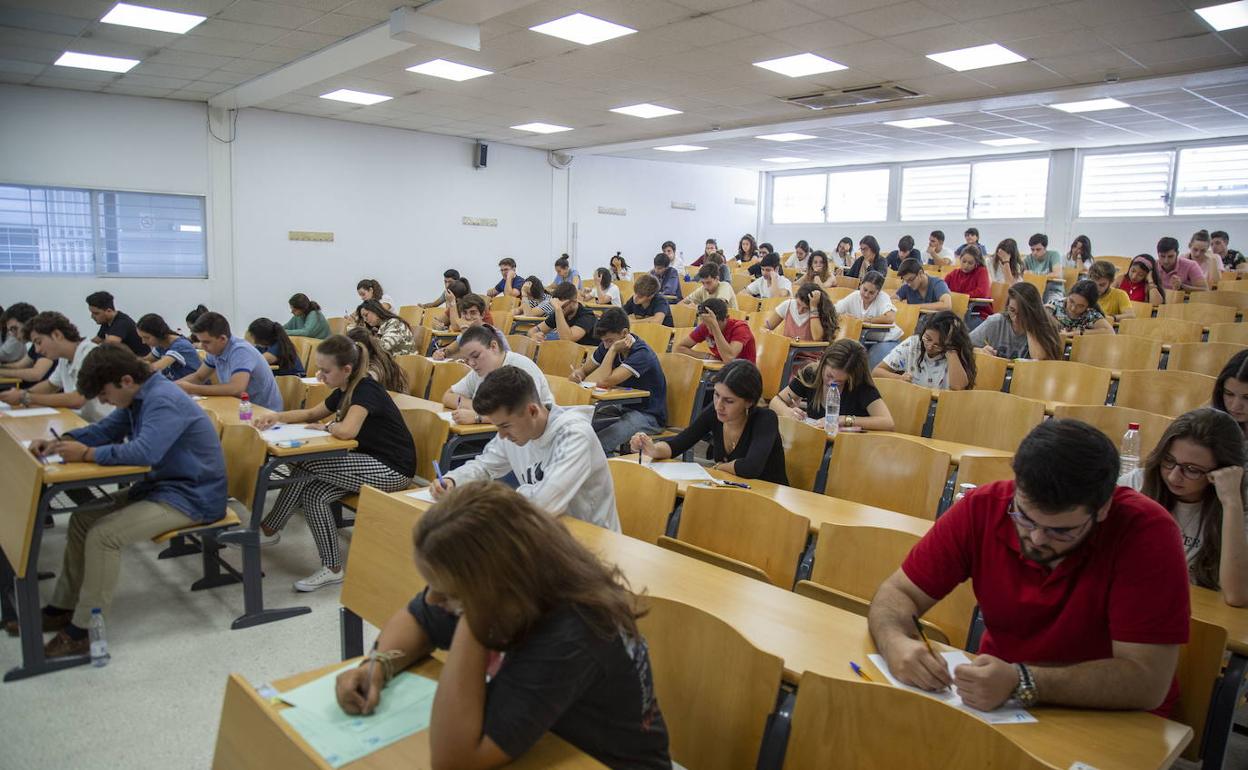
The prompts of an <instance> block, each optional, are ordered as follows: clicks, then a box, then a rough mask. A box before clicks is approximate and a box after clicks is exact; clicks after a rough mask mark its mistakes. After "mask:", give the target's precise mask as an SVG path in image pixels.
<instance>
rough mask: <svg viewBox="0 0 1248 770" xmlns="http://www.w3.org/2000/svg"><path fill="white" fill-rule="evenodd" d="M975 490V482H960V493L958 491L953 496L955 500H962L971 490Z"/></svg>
mask: <svg viewBox="0 0 1248 770" xmlns="http://www.w3.org/2000/svg"><path fill="white" fill-rule="evenodd" d="M973 491H975V485H974V484H959V485H958V493H957V494H956V495H954V496H953V501H954V502H955V503H956V502H957V501H959V500H961V499H962V498H964V497H966V496H967V495H969V494H970V493H971V492H973Z"/></svg>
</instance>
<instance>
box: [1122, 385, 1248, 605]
mask: <svg viewBox="0 0 1248 770" xmlns="http://www.w3.org/2000/svg"><path fill="white" fill-rule="evenodd" d="M1245 462H1248V449H1245V447H1244V434H1243V431H1242V430H1241V429H1240V427H1239V423H1237V422H1235V420H1234V419H1232V418H1231V416H1230V415H1228V414H1226V413H1225V412H1220V411H1218V410H1216V409H1210V408H1203V409H1196V410H1193V411H1191V412H1188V413H1187V414H1183V415H1180V416H1179V417H1177V418H1175V420H1174V422H1172V423H1170V427H1169V428H1167V429H1166V432H1165V433H1163V434H1162V436H1161V440H1160V441H1158V442H1157V446H1156V448H1155V449H1153V451H1152V453H1151V454H1149V456H1148V459H1147V460H1145V461H1144V465H1143V467H1140V468H1136V469H1135V470H1134V471H1132V472H1131V473H1128V474H1126V475H1125V476H1123V477H1122V478H1120V479H1118V483H1119V484H1121V485H1123V486H1127V487H1131V488H1132V489H1136V490H1139V491H1140V492H1142V493H1144V494H1145V495H1147V496H1148V497H1151V498H1152V499H1154V500H1156V501H1157V502H1158V503H1160V504H1161V505H1162V507H1164V508H1165V509H1166V510H1168V511H1170V513H1171V514H1172V515H1173V516H1174V519H1175V521H1177V522H1178V524H1179V531H1180V532H1182V534H1183V550H1184V551H1186V553H1187V568H1188V573H1189V576H1190V579H1191V581H1192V582H1193V583H1195V584H1196V585H1198V586H1200V587H1202V588H1209V589H1212V590H1214V591H1218V590H1220V591H1221V592H1222V598H1223V599H1225V600H1226V603H1227V604H1229V605H1231V606H1232V607H1243V606H1245V605H1248V534H1245V532H1246V529H1245V519H1246V518H1248V511H1245V509H1244V500H1245V499H1246V498H1245V491H1244V464H1245Z"/></svg>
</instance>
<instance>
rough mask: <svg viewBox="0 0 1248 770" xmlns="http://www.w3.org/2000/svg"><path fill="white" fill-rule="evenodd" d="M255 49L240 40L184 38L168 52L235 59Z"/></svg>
mask: <svg viewBox="0 0 1248 770" xmlns="http://www.w3.org/2000/svg"><path fill="white" fill-rule="evenodd" d="M256 48H257V44H256V43H246V42H243V41H240V40H223V39H221V38H217V37H184V38H182V39H181V40H178V41H176V42H174V43H173V45H171V46H169V49H168V50H170V51H188V52H190V53H206V54H211V55H213V56H229V57H236V56H245V55H247V54H248V53H249V52H251V51H254V50H255V49H256Z"/></svg>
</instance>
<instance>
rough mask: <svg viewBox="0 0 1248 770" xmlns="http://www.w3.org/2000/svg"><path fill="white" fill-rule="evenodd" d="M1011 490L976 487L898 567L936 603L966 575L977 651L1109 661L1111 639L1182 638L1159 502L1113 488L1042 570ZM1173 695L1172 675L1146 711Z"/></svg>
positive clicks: (1024, 658) (1182, 619)
mask: <svg viewBox="0 0 1248 770" xmlns="http://www.w3.org/2000/svg"><path fill="white" fill-rule="evenodd" d="M1013 496H1014V482H1013V481H999V482H996V483H994V484H988V485H986V486H982V487H980V488H978V489H976V490H974V491H973V492H971V493H970V494H968V495H967V496H966V497H965V498H963V499H962V500H960V501H959V502H958V503H956V504H955V505H954V506H953V507H952V508H950V509H949V511H948V512H947V513H946V514H945V515H944V516H941V517H940V518H939V519H937V520H936V524H935V525H934V526H933V527H932V529H931V530H930V531H929V532H928V533H927V534H926V535H924V536H923V539H922V540H920V541H919V542H918V543H917V544H916V545H915V547H914V549H913V550H911V552H910V555H909V556H907V557H906V560H905V562H904V563H903V564H902V570H904V571H905V573H906V576H907V577H909V578H910V580H912V581H914V584H915V585H917V586H918V587H919V588H920V589H922V590H923V592H924V593H926V594H927V595H928V596H931V597H933V598H937V599H939V598H941V597H944V596H945V595H946V594H948V593H949V592H950V591H952V590H953V588H954V587H955V586H957V585H958V584H959V583H961V582H962V581H963V580H966V579H967V578H970V579H971V581H972V585H973V587H974V590H975V598H976V599H977V600H978V601H979V607H980V611H981V612H982V613H983V616H984V626H985V629H986V630H985V632H984V636H983V639H982V641H981V643H980V648H979V651H980V652H983V653H987V654H989V655H994V656H996V657H998V658H1001V659H1002V660H1005V661H1007V662H1010V663H1015V662H1019V663H1034V664H1036V665H1042V664H1045V663H1051V664H1072V663H1081V662H1084V661H1089V660H1098V659H1103V658H1110V657H1113V648H1112V643H1113V642H1114V641H1119V642H1128V643H1135V644H1185V643H1186V642H1187V636H1188V619H1189V617H1190V616H1191V606H1190V594H1189V589H1188V576H1187V559H1186V557H1185V555H1184V552H1183V538H1182V536H1181V534H1180V533H1179V528H1178V525H1177V524H1175V521H1174V517H1173V516H1171V515H1170V514H1169V513H1167V512H1166V509H1165V508H1162V507H1161V506H1160V505H1158V504H1157V503H1156V502H1154V501H1153V500H1150V499H1149V498H1147V497H1145V496H1144V495H1142V494H1140V493H1139V492H1136V491H1134V490H1131V489H1128V488H1127V487H1118V488H1117V489H1115V490H1114V496H1113V502H1112V503H1111V505H1110V509H1109V515H1108V516H1107V517H1106V518H1105V521H1103V522H1100V523H1097V524H1095V525H1094V526H1095V527H1096V529H1095V530H1094V531H1093V533H1092V534H1091V536H1090V537H1089V538H1088V539H1087V540H1086V541H1085V542H1084V543H1083V545H1081V546H1080V547H1079V548H1078V549H1076V550H1075V551H1074V552H1072V553H1071V554H1070V555H1068V556H1067V557H1066V558H1064V559H1063V560H1062V561H1061V562H1060V563H1059V564H1058V565H1057V567H1056V568H1055V569H1053V570H1049V569H1048V568H1046V567H1042V566H1041V565H1039V564H1036V563H1035V562H1033V561H1031V560H1029V559H1027V558H1026V557H1024V556H1023V555H1022V552H1021V551H1020V550H1019V544H1018V530H1017V528H1016V527H1015V525H1014V521H1013V520H1012V519H1011V518H1010V517H1009V516H1008V515H1007V514H1006V511H1007V510H1008V509H1009V506H1010V500H1011V499H1012V498H1013ZM1041 695H1042V696H1043V693H1042V694H1041ZM1178 695H1179V686H1178V680H1175V681H1173V682H1172V683H1171V685H1170V692H1169V693H1168V694H1167V695H1166V699H1165V701H1164V702H1163V703H1162V704H1161V706H1160V707H1159V708H1157V709H1156V710H1155V711H1154V712H1153V713H1155V714H1157V715H1158V716H1163V717H1164V716H1169V714H1170V712H1171V710H1172V709H1173V708H1174V704H1175V702H1176V701H1177V699H1178Z"/></svg>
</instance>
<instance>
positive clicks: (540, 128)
mask: <svg viewBox="0 0 1248 770" xmlns="http://www.w3.org/2000/svg"><path fill="white" fill-rule="evenodd" d="M512 128H514V129H515V130H517V131H528V132H530V133H533V134H557V133H559V132H560V131H571V130H572V129H571V128H570V127H568V126H557V125H555V124H554V123H523V124H521V125H519V126H512Z"/></svg>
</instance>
